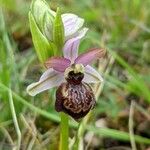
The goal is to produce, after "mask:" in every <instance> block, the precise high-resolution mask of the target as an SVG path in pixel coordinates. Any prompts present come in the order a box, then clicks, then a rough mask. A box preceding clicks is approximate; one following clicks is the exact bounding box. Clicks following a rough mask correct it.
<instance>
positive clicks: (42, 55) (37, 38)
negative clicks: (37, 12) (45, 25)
mask: <svg viewBox="0 0 150 150" xmlns="http://www.w3.org/2000/svg"><path fill="white" fill-rule="evenodd" d="M29 22H30V29H31V34H32V39H33V44H34V46H35V49H36V53H37V55H38V58H39V60H40V61H41V62H42V63H44V61H45V60H47V59H48V57H50V56H52V55H53V53H54V49H55V47H56V46H55V45H54V44H53V43H52V42H50V43H49V42H48V40H47V39H46V37H44V35H43V34H42V33H41V31H40V30H39V28H38V26H37V25H36V22H35V20H34V17H33V15H32V14H31V12H29Z"/></svg>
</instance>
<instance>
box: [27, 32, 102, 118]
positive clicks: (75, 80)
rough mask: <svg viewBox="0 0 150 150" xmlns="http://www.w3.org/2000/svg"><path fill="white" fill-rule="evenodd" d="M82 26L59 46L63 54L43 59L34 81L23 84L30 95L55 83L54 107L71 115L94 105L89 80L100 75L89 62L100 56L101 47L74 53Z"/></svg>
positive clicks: (83, 114) (76, 114) (95, 78)
mask: <svg viewBox="0 0 150 150" xmlns="http://www.w3.org/2000/svg"><path fill="white" fill-rule="evenodd" d="M85 33H86V30H84V32H83V31H82V32H80V33H79V35H78V36H77V37H74V38H72V39H70V40H68V41H67V42H66V43H65V46H64V48H63V56H64V57H51V58H49V59H48V60H47V61H46V62H45V66H46V68H47V70H46V71H45V72H44V73H43V75H42V76H41V78H40V80H39V81H38V82H35V83H32V84H31V85H29V86H28V87H27V92H28V93H29V94H30V95H31V96H35V95H36V94H38V93H40V92H43V91H45V90H48V89H50V88H53V87H58V89H57V92H56V103H55V109H56V110H57V111H58V112H59V111H63V112H65V113H67V114H69V115H70V116H72V117H73V118H74V119H79V118H81V117H83V116H85V115H86V114H87V113H88V112H89V111H90V109H92V108H93V107H94V105H95V98H94V94H93V91H92V89H91V87H90V86H89V83H98V82H102V81H103V78H102V76H101V75H100V74H99V72H97V71H96V70H95V69H94V68H93V67H91V66H90V65H89V64H90V63H91V62H92V61H93V60H95V59H98V58H100V57H103V56H104V54H105V50H103V49H97V48H95V49H91V50H89V51H87V52H86V53H83V54H81V55H79V56H78V47H79V44H80V40H81V39H82V38H83V37H84V35H85Z"/></svg>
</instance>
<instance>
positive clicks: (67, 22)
mask: <svg viewBox="0 0 150 150" xmlns="http://www.w3.org/2000/svg"><path fill="white" fill-rule="evenodd" d="M62 21H63V24H64V28H65V40H68V39H70V38H71V37H73V35H74V34H75V33H76V32H77V31H78V30H79V29H80V28H81V27H82V26H83V24H84V19H82V18H80V17H78V16H77V15H74V14H70V13H66V14H62Z"/></svg>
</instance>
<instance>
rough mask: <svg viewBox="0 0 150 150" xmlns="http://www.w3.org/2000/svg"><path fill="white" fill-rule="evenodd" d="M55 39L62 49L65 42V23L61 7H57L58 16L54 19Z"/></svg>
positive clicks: (58, 47)
mask: <svg viewBox="0 0 150 150" xmlns="http://www.w3.org/2000/svg"><path fill="white" fill-rule="evenodd" d="M53 39H54V43H55V45H57V49H58V50H61V49H62V47H63V44H64V25H63V22H62V18H61V13H60V9H59V8H57V13H56V17H55V20H54V28H53Z"/></svg>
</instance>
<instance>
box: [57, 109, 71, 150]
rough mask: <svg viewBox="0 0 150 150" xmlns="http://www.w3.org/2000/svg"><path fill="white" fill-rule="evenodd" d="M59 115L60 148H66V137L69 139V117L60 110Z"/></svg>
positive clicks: (61, 149) (64, 149)
mask: <svg viewBox="0 0 150 150" xmlns="http://www.w3.org/2000/svg"><path fill="white" fill-rule="evenodd" d="M60 117H61V122H60V128H61V129H60V130H61V132H60V147H59V149H60V150H68V149H69V148H68V145H69V143H68V139H69V123H68V122H69V121H68V120H69V119H68V115H67V114H65V113H63V112H61V113H60Z"/></svg>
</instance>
